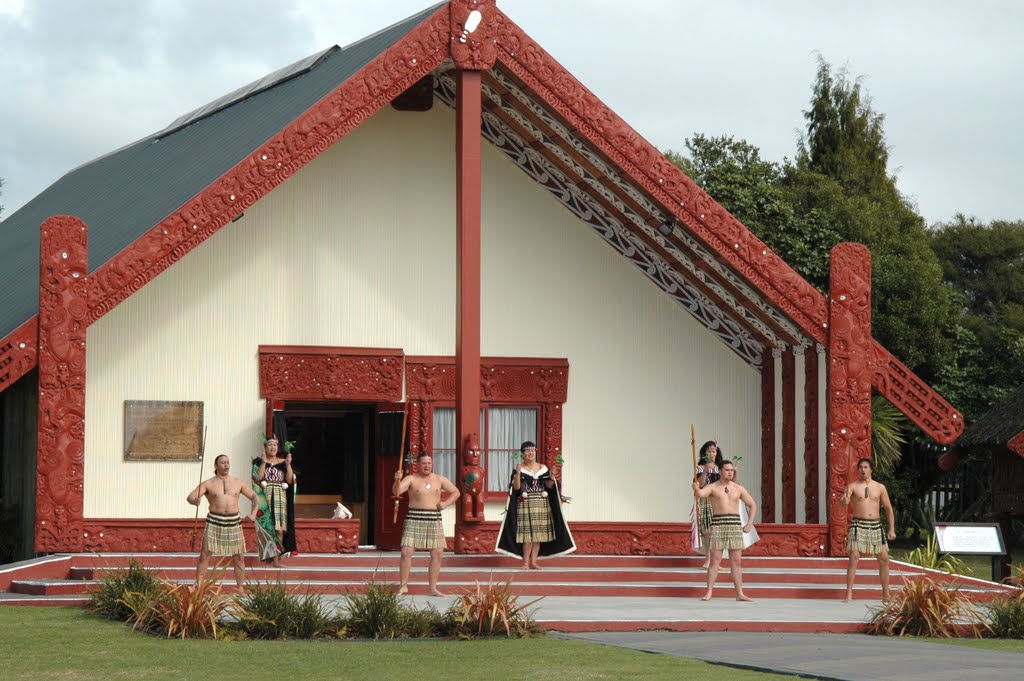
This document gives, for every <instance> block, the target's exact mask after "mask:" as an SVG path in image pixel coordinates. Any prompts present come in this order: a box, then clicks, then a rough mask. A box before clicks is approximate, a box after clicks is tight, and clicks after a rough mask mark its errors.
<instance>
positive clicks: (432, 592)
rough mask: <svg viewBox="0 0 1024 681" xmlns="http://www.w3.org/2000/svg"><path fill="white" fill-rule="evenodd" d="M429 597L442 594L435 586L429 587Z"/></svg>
mask: <svg viewBox="0 0 1024 681" xmlns="http://www.w3.org/2000/svg"><path fill="white" fill-rule="evenodd" d="M430 595H431V596H444V594H443V593H441V591H440V590H438V588H437V587H436V586H432V587H430Z"/></svg>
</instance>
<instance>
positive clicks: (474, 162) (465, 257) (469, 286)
mask: <svg viewBox="0 0 1024 681" xmlns="http://www.w3.org/2000/svg"><path fill="white" fill-rule="evenodd" d="M456 81H457V83H458V94H457V96H458V100H457V102H456V115H455V119H456V126H457V134H456V154H455V159H456V160H455V164H456V177H457V183H458V188H457V191H456V201H457V205H456V226H457V229H458V236H457V239H456V250H457V253H456V261H455V262H456V287H457V289H456V296H455V297H456V306H457V315H456V332H455V385H456V389H455V430H456V433H457V434H458V437H457V439H456V443H457V444H458V447H459V450H460V451H461V449H462V445H463V443H465V442H466V440H467V438H468V437H469V436H470V434H472V433H475V432H476V431H477V430H479V423H480V296H481V294H480V211H481V209H480V182H481V179H480V146H481V135H480V115H481V101H480V72H479V71H465V70H460V71H459V72H458V74H457V75H456ZM455 475H456V480H455V484H456V485H457V486H461V485H462V481H463V480H464V477H465V470H464V466H463V463H462V457H461V456H456V472H455ZM460 508H462V507H461V505H460ZM455 522H456V526H457V527H456V530H455V538H456V543H455V550H456V552H461V551H460V548H461V543H460V542H459V541H458V538H459V537H460V536H461V535H462V532H460V531H459V529H458V526H460V525H461V523H463V522H473V521H472V520H471V519H470V518H469V517H468V516H466V515H464V514H462V513H457V514H456V520H455Z"/></svg>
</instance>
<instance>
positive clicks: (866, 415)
mask: <svg viewBox="0 0 1024 681" xmlns="http://www.w3.org/2000/svg"><path fill="white" fill-rule="evenodd" d="M829 280H830V286H831V290H830V293H829V362H828V406H829V408H828V414H829V424H828V452H827V454H826V456H827V457H828V495H829V496H828V524H829V553H830V555H833V556H841V555H843V554H844V553H845V552H846V535H847V508H846V506H844V505H842V504H840V503H839V500H840V499H841V498H842V497H843V493H844V492H845V490H846V485H847V483H848V482H849V481H850V479H851V475H852V474H853V472H854V470H855V469H856V462H857V461H858V460H859V459H864V458H871V253H870V251H868V249H867V246H864V245H863V244H854V243H843V244H839V245H837V246H835V247H834V248H833V249H832V263H831V270H830V272H829Z"/></svg>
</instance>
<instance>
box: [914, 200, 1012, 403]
mask: <svg viewBox="0 0 1024 681" xmlns="http://www.w3.org/2000/svg"><path fill="white" fill-rule="evenodd" d="M930 236H931V245H932V248H933V250H934V252H935V254H936V256H937V257H938V260H939V263H940V264H941V267H942V275H943V278H944V279H945V280H946V282H947V283H949V284H950V285H951V286H952V287H953V288H954V289H955V290H956V291H957V294H958V302H959V304H960V306H961V317H960V320H959V328H958V330H957V346H958V347H957V350H958V352H957V354H956V356H955V358H954V360H953V361H952V362H950V364H949V365H948V366H947V367H946V368H945V371H944V373H943V375H942V377H941V380H942V382H943V384H944V385H948V387H949V389H950V392H951V393H955V394H957V396H958V397H959V398H960V402H958V404H960V405H961V408H962V409H963V410H964V411H965V414H966V415H967V417H968V419H971V418H974V417H977V416H979V415H980V414H981V413H983V412H984V411H985V410H986V409H987V408H988V407H989V406H990V405H991V404H992V403H993V402H995V401H996V400H998V399H999V398H1001V397H1003V396H1004V395H1005V394H1007V393H1008V392H1009V391H1010V390H1013V389H1014V388H1016V387H1018V386H1019V385H1021V384H1022V383H1024V222H1022V221H1018V222H1006V221H1001V220H997V221H994V222H992V223H991V224H988V225H985V224H981V223H978V222H977V221H976V220H974V219H971V218H967V217H965V216H963V215H957V216H956V217H955V218H954V219H953V220H952V221H950V222H948V223H944V224H940V225H938V226H937V227H936V229H935V230H934V231H933V232H932V233H931V235H930Z"/></svg>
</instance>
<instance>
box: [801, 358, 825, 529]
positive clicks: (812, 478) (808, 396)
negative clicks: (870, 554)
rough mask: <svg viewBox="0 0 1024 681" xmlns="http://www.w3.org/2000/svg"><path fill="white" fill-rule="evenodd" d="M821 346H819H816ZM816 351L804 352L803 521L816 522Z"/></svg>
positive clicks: (817, 492)
mask: <svg viewBox="0 0 1024 681" xmlns="http://www.w3.org/2000/svg"><path fill="white" fill-rule="evenodd" d="M818 347H821V346H818ZM820 451H821V450H820V448H819V447H818V353H817V352H816V350H815V348H813V347H812V348H807V350H806V351H805V352H804V522H805V523H817V522H818V498H819V494H820V492H819V489H818V455H819V454H820Z"/></svg>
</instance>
